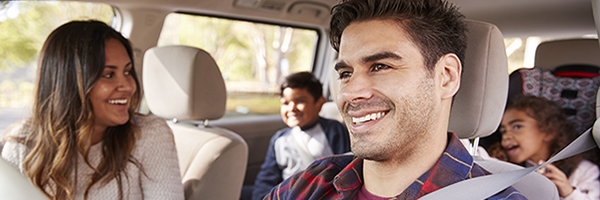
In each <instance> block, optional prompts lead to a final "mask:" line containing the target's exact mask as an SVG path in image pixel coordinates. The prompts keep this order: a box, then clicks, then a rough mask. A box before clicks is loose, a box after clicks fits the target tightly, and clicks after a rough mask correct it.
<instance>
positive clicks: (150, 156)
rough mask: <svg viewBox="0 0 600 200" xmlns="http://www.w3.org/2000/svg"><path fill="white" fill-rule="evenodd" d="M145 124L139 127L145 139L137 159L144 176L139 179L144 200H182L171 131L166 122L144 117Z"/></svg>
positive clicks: (179, 176)
mask: <svg viewBox="0 0 600 200" xmlns="http://www.w3.org/2000/svg"><path fill="white" fill-rule="evenodd" d="M148 118H150V119H149V120H145V121H146V124H142V125H139V127H140V130H141V132H142V138H143V137H147V138H143V140H145V142H144V144H142V145H143V146H141V149H139V150H141V151H142V152H143V155H144V156H143V158H142V160H140V162H141V164H142V167H143V169H144V172H145V174H146V175H142V176H141V187H142V193H143V197H144V199H146V200H148V199H184V196H183V185H182V183H181V175H180V170H179V161H178V159H177V151H176V149H175V141H174V138H173V132H172V131H171V128H169V126H168V125H167V124H166V122H165V121H164V120H162V119H159V118H157V117H148Z"/></svg>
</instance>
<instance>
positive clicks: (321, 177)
mask: <svg viewBox="0 0 600 200" xmlns="http://www.w3.org/2000/svg"><path fill="white" fill-rule="evenodd" d="M354 159H355V157H354V156H353V155H335V156H330V157H325V158H322V159H319V160H317V161H315V162H313V163H312V164H311V165H309V166H308V167H307V168H306V170H304V171H302V172H299V173H297V174H295V175H293V176H292V177H290V178H289V179H286V180H285V181H284V182H282V183H281V184H280V185H278V186H276V187H275V188H274V190H273V191H271V195H276V196H281V197H282V198H283V199H298V198H300V199H311V197H316V196H322V195H331V194H330V193H332V192H333V193H336V194H337V192H335V189H334V186H333V181H334V180H335V177H336V176H337V175H338V174H339V173H340V172H341V171H342V170H343V169H344V168H345V167H346V166H347V165H349V164H350V163H352V161H353V160H354Z"/></svg>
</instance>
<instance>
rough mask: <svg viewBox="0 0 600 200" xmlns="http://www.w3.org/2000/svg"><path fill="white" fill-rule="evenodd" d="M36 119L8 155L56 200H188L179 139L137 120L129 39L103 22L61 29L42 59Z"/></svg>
mask: <svg viewBox="0 0 600 200" xmlns="http://www.w3.org/2000/svg"><path fill="white" fill-rule="evenodd" d="M38 70H39V71H38V76H37V86H36V93H35V99H34V106H33V114H32V117H31V118H30V119H28V120H27V121H26V122H24V123H23V124H22V125H21V126H17V128H15V129H13V130H12V131H11V132H10V134H9V137H8V139H7V141H6V144H5V146H4V149H3V151H2V157H3V158H4V159H6V160H7V161H8V162H11V163H13V164H14V165H15V166H17V167H19V169H20V170H21V172H22V173H24V174H25V175H26V176H27V177H29V179H30V180H31V181H32V182H33V184H34V185H35V186H37V187H39V188H40V189H41V190H42V191H43V192H44V193H45V194H46V195H47V196H48V197H50V198H51V199H183V187H182V185H181V177H180V174H179V166H178V161H177V154H176V150H175V145H174V140H173V134H172V132H171V130H170V129H169V127H168V126H167V125H166V123H165V122H164V120H161V119H159V118H156V117H151V116H142V115H139V114H136V113H135V111H136V110H137V108H138V106H139V104H140V98H141V94H140V90H139V82H138V79H137V77H136V73H135V70H134V66H133V52H132V48H131V45H130V44H129V41H128V40H127V39H125V38H124V37H123V36H122V35H121V34H120V33H118V32H116V31H115V30H113V29H112V28H111V27H109V26H107V25H106V24H104V23H102V22H99V21H73V22H69V23H67V24H64V25H62V26H60V27H58V28H57V29H56V30H54V31H53V32H52V33H51V34H50V35H49V36H48V38H47V39H46V42H45V43H44V46H43V48H42V52H41V53H40V58H39V69H38Z"/></svg>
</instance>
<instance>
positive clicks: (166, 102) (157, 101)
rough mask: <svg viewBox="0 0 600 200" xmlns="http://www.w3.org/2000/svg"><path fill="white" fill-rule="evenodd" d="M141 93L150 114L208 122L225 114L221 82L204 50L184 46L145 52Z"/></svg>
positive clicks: (155, 48) (159, 48) (211, 59)
mask: <svg viewBox="0 0 600 200" xmlns="http://www.w3.org/2000/svg"><path fill="white" fill-rule="evenodd" d="M143 80H144V83H143V85H144V93H145V96H146V102H147V103H148V107H149V108H150V111H152V113H153V114H154V115H157V116H160V117H163V118H168V119H170V118H177V119H178V120H206V119H208V120H212V119H218V118H221V117H222V116H223V115H224V114H225V102H226V100H227V93H226V89H225V82H224V81H223V78H222V76H221V72H220V71H219V67H218V66H217V63H216V62H215V60H214V59H213V58H212V57H211V56H210V54H208V53H207V52H206V51H204V50H202V49H198V48H194V47H188V46H163V47H154V48H151V49H148V50H147V51H146V54H145V55H144V69H143Z"/></svg>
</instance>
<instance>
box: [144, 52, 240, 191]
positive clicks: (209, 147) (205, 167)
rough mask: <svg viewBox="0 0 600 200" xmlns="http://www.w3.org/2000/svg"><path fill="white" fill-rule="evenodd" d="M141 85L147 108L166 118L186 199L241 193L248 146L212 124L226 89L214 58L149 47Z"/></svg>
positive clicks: (221, 112)
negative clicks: (174, 146) (171, 131)
mask: <svg viewBox="0 0 600 200" xmlns="http://www.w3.org/2000/svg"><path fill="white" fill-rule="evenodd" d="M143 80H144V82H143V85H144V90H145V97H146V101H147V104H148V107H149V108H150V111H151V112H152V113H153V114H154V115H157V116H159V117H162V118H165V119H169V121H170V122H169V123H168V124H169V126H170V127H171V129H172V130H173V134H174V136H175V145H176V148H177V155H178V158H179V167H180V168H181V177H182V181H183V186H184V189H185V197H186V199H223V200H234V199H239V198H240V193H241V189H242V182H243V180H244V174H245V172H246V164H247V160H248V145H247V144H246V142H245V141H244V139H243V138H242V137H241V136H239V135H238V134H236V133H234V132H232V131H230V130H226V129H223V128H218V127H211V126H210V125H209V124H208V122H209V120H216V119H219V118H221V117H222V116H223V115H224V113H225V102H226V98H227V97H226V96H227V94H226V88H225V83H224V81H223V78H222V75H221V72H220V71H219V68H218V66H217V64H216V63H215V61H214V59H213V58H212V57H211V56H210V54H208V53H207V52H206V51H204V50H201V49H198V48H194V47H187V46H164V47H154V48H151V49H149V50H147V51H146V53H145V55H144V68H143Z"/></svg>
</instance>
